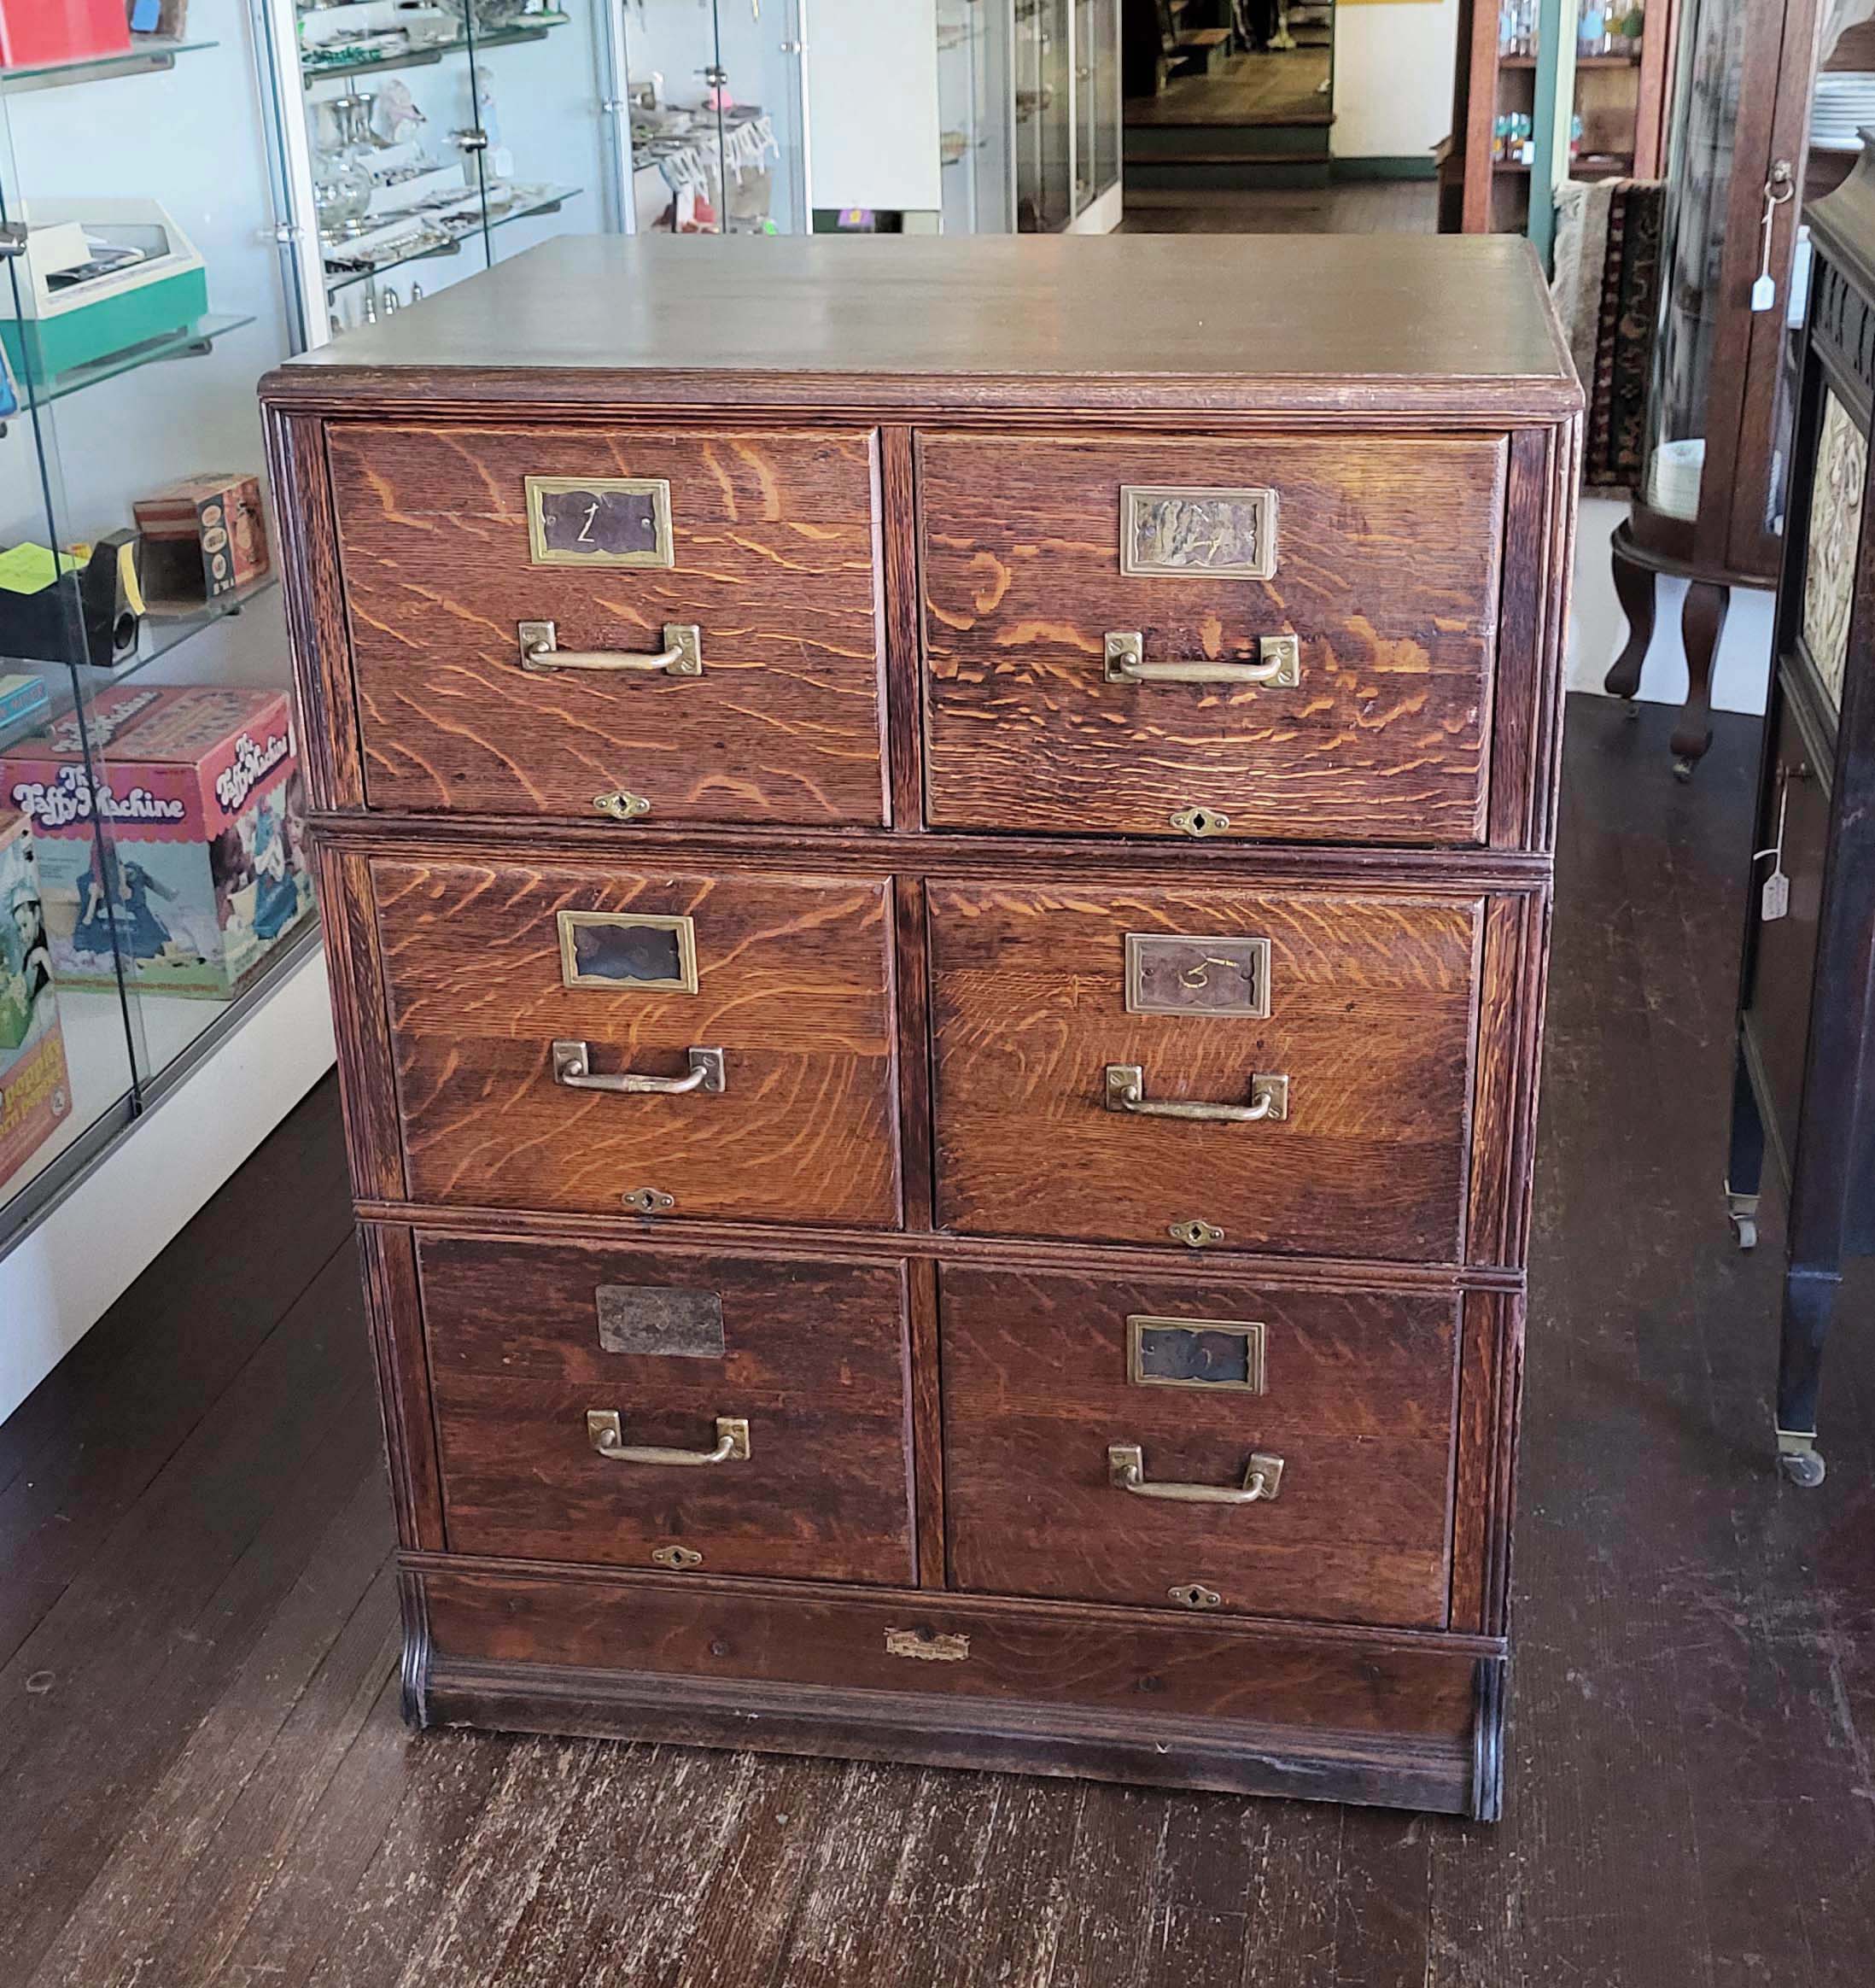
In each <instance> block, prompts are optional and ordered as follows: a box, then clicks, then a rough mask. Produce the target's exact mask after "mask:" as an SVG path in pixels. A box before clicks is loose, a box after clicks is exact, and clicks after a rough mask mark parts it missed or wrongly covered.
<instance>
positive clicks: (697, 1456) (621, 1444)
mask: <svg viewBox="0 0 1875 1988" xmlns="http://www.w3.org/2000/svg"><path fill="white" fill-rule="evenodd" d="M586 1440H587V1442H588V1443H590V1444H591V1445H592V1447H593V1453H594V1454H595V1455H598V1456H602V1457H606V1458H609V1459H610V1460H611V1461H612V1462H613V1463H615V1464H656V1465H681V1466H684V1467H686V1468H687V1467H690V1466H692V1465H708V1464H739V1463H746V1462H747V1461H748V1457H749V1424H747V1423H746V1422H745V1421H744V1420H743V1419H742V1418H741V1417H739V1416H731V1415H719V1416H718V1417H717V1418H716V1447H715V1448H714V1449H706V1450H686V1449H662V1448H659V1447H657V1445H655V1444H633V1443H628V1442H627V1441H625V1439H624V1434H623V1431H622V1430H621V1428H620V1426H619V1419H618V1411H617V1409H616V1408H588V1409H587V1412H586Z"/></svg>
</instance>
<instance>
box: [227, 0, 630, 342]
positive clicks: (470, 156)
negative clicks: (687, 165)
mask: <svg viewBox="0 0 1875 1988" xmlns="http://www.w3.org/2000/svg"><path fill="white" fill-rule="evenodd" d="M260 4H262V5H263V6H264V8H265V9H266V28H267V32H268V35H269V38H270V39H271V41H272V45H273V49H274V51H275V67H274V72H273V75H274V87H275V89H276V91H277V95H278V98H279V106H278V108H279V117H278V126H279V139H278V153H279V158H278V162H277V172H278V177H279V178H280V180H281V183H282V184H283V188H284V189H285V190H286V195H287V208H288V219H287V221H286V225H285V231H284V237H283V245H284V246H285V247H286V248H287V249H288V251H289V255H290V256H291V258H292V259H293V260H294V261H295V264H296V271H295V280H296V281H297V282H298V284H300V286H301V288H302V289H303V290H304V291H305V293H306V296H307V321H308V324H309V326H310V328H311V335H312V336H313V340H314V342H318V341H319V340H320V339H322V338H324V337H325V336H330V334H332V333H334V332H336V331H340V330H344V329H345V328H346V327H347V326H348V325H357V324H362V323H368V322H373V321H375V320H376V319H377V318H379V317H380V316H383V315H384V314H385V313H388V312H392V311H396V310H399V309H402V308H404V307H407V306H408V305H409V304H411V303H412V302H416V301H421V299H422V298H423V297H424V296H425V295H429V294H431V293H432V292H434V291H435V290H437V289H442V288H443V287H445V286H446V285H447V284H452V283H456V282H459V281H460V280H461V278H464V277H465V276H470V275H472V274H474V272H476V271H477V270H479V269H485V268H487V267H488V265H489V264H490V263H491V262H493V261H494V260H497V259H498V258H500V257H503V256H506V255H511V254H518V253H519V252H520V251H521V250H523V249H524V248H531V247H532V246H533V245H534V243H537V242H541V241H545V240H546V239H547V237H550V236H552V235H556V234H564V233H575V234H593V233H600V232H605V231H612V230H617V229H619V228H621V227H623V226H625V225H628V223H627V218H626V198H625V174H626V160H627V143H628V139H627V135H626V132H625V130H624V107H625V96H626V92H625V83H624V78H625V70H624V54H623V48H622V35H621V29H620V22H619V17H618V15H617V13H616V11H615V9H613V8H611V7H610V6H607V5H605V4H604V0H564V3H562V4H547V3H546V0H438V3H437V4H434V5H423V4H418V5H402V4H393V3H390V0H338V3H336V4H323V5H322V4H316V3H313V0H260Z"/></svg>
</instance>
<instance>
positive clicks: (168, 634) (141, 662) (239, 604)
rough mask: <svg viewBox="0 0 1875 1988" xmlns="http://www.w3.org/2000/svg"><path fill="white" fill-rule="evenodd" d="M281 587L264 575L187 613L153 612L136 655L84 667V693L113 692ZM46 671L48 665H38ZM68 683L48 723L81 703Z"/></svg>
mask: <svg viewBox="0 0 1875 1988" xmlns="http://www.w3.org/2000/svg"><path fill="white" fill-rule="evenodd" d="M279 584H280V581H279V576H278V575H277V574H274V573H264V574H262V575H261V576H260V578H259V579H258V580H254V581H250V582H248V585H247V586H245V587H241V588H236V590H235V591H234V592H233V593H224V594H223V595H222V596H221V598H220V599H219V600H213V601H205V602H204V603H203V604H202V605H201V606H200V607H197V608H192V609H189V610H187V611H184V610H179V609H172V610H170V611H167V612H165V611H163V610H162V609H161V607H156V608H152V609H150V610H149V611H148V612H147V613H146V614H145V615H144V616H143V620H142V621H141V623H139V624H138V627H137V653H136V654H135V655H134V656H126V658H124V660H123V661H122V662H121V663H120V664H116V665H115V666H114V668H112V669H91V668H89V667H87V668H85V670H84V675H83V685H82V687H83V690H84V693H85V695H86V696H88V697H90V696H95V695H96V693H98V692H99V691H101V690H114V689H115V688H116V687H117V686H118V685H119V684H120V683H124V682H126V681H129V679H130V678H131V677H132V676H135V675H137V673H138V672H139V671H140V670H143V669H148V668H149V665H150V664H152V663H154V662H155V661H156V660H157V658H159V657H162V656H166V655H168V654H169V652H171V651H172V649H179V648H180V647H181V646H183V644H184V642H187V641H190V640H193V638H194V637H196V635H199V634H201V633H202V630H203V629H211V628H213V627H214V625H215V624H216V623H218V622H224V621H226V620H227V619H228V618H229V617H230V616H231V615H237V614H239V613H240V612H241V611H242V608H244V607H247V606H248V605H250V604H251V603H253V602H254V601H256V600H260V599H262V598H264V597H265V596H266V595H267V594H269V593H272V591H273V590H274V588H276V587H277V586H278V585H279ZM34 667H35V668H38V669H44V668H47V667H49V666H48V665H46V664H35V665H34ZM67 680H68V681H69V682H70V683H71V686H72V687H69V688H65V687H55V689H54V691H53V696H52V703H51V706H50V710H49V711H48V713H47V722H50V720H51V719H55V718H58V717H61V716H64V714H65V713H66V712H67V711H68V710H71V708H72V706H73V704H75V703H76V702H77V700H78V693H79V685H78V682H77V680H76V677H75V676H74V675H73V674H72V673H70V672H68V673H67Z"/></svg>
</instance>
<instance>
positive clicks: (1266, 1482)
mask: <svg viewBox="0 0 1875 1988" xmlns="http://www.w3.org/2000/svg"><path fill="white" fill-rule="evenodd" d="M1107 1482H1108V1483H1109V1484H1111V1485H1113V1488H1115V1489H1116V1490H1119V1491H1130V1492H1131V1493H1132V1494H1133V1495H1134V1497H1136V1498H1165V1499H1170V1500H1172V1501H1174V1502H1175V1503H1177V1504H1179V1505H1267V1504H1268V1503H1269V1502H1270V1500H1271V1499H1273V1498H1274V1497H1275V1496H1276V1493H1277V1492H1278V1491H1280V1490H1281V1489H1282V1458H1281V1457H1270V1456H1265V1455H1264V1453H1262V1452H1261V1451H1260V1450H1259V1452H1258V1453H1257V1454H1256V1455H1254V1456H1253V1457H1252V1458H1251V1459H1250V1467H1249V1468H1248V1469H1247V1471H1245V1472H1244V1474H1243V1482H1242V1484H1241V1486H1238V1485H1235V1484H1148V1482H1147V1481H1146V1453H1145V1452H1144V1451H1143V1450H1142V1448H1141V1447H1140V1446H1139V1445H1138V1444H1137V1443H1136V1442H1113V1443H1109V1444H1108V1445H1107Z"/></svg>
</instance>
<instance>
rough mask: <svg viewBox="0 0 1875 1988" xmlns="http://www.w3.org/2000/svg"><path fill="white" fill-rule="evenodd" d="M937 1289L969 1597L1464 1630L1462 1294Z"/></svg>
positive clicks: (950, 1465)
mask: <svg viewBox="0 0 1875 1988" xmlns="http://www.w3.org/2000/svg"><path fill="white" fill-rule="evenodd" d="M940 1291H941V1298H942V1312H941V1319H942V1324H941V1332H942V1345H943V1369H944V1455H945V1499H946V1513H947V1521H948V1527H949V1538H950V1571H951V1579H952V1583H953V1585H954V1586H956V1587H963V1588H969V1589H973V1590H976V1591H978V1592H979V1593H996V1594H1039V1595H1049V1596H1054V1597H1057V1598H1060V1599H1071V1600H1082V1601H1102V1602H1119V1603H1136V1604H1141V1605H1147V1606H1151V1607H1159V1608H1191V1609H1197V1610H1200V1611H1210V1610H1219V1611H1224V1612H1227V1613H1231V1612H1234V1613H1238V1614H1245V1615H1270V1616H1292V1617H1311V1618H1315V1619H1318V1620H1321V1619H1326V1620H1333V1621H1338V1622H1347V1623H1379V1624H1390V1625H1394V1626H1399V1627H1402V1628H1406V1627H1411V1628H1443V1627H1444V1626H1445V1623H1446V1613H1447V1595H1448V1585H1449V1546H1448V1541H1449V1538H1450V1533H1451V1515H1450V1501H1451V1481H1452V1418H1453V1407H1454V1402H1455V1399H1456V1387H1457V1381H1456V1373H1457V1367H1456V1362H1457V1299H1456V1298H1454V1297H1453V1296H1452V1295H1450V1294H1443V1295H1435V1294H1428V1295H1413V1296H1403V1295H1397V1294H1387V1293H1380V1292H1371V1291H1367V1292H1354V1291H1346V1292H1336V1291H1300V1290H1286V1291H1275V1290H1270V1289H1259V1288H1253V1287H1247V1286H1244V1285H1241V1284H1237V1283H1211V1282H1204V1281H1199V1280H1197V1279H1187V1278H1154V1279H1150V1280H1143V1281H1141V1282H1137V1283H1118V1282H1114V1281H1112V1280H1109V1279H1107V1278H1101V1277H1098V1276H1095V1275H1085V1276H1083V1275H1078V1274H1072V1273H1070V1272H1056V1271H1049V1272H1035V1273H1032V1274H1019V1273H1016V1272H995V1271H980V1270H972V1269H957V1268H954V1267H952V1266H946V1267H945V1268H944V1270H943V1272H942V1275H941V1278H940ZM1278 1465H1280V1468H1278V1467H1277V1466H1278ZM1134 1466H1136V1468H1134ZM1129 1471H1131V1473H1132V1481H1133V1482H1135V1483H1136V1485H1137V1488H1135V1489H1128V1488H1125V1484H1124V1482H1120V1481H1116V1480H1117V1479H1125V1478H1126V1477H1127V1476H1128V1475H1129ZM1259 1478H1260V1481H1261V1482H1260V1489H1261V1494H1260V1495H1259V1496H1258V1497H1257V1498H1256V1499H1254V1500H1249V1501H1245V1502H1239V1503H1235V1504H1228V1503H1223V1502H1210V1501H1206V1500H1203V1499H1195V1498H1194V1497H1193V1492H1194V1490H1196V1491H1197V1492H1199V1493H1202V1494H1217V1493H1230V1492H1235V1493H1237V1494H1243V1493H1244V1492H1245V1490H1246V1488H1250V1489H1257V1488H1259V1485H1258V1480H1259ZM1168 1490H1170V1491H1171V1492H1172V1493H1173V1495H1171V1496H1168V1495H1166V1493H1167V1492H1168ZM1272 1492H1273V1495H1272V1494H1271V1493H1272Z"/></svg>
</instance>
